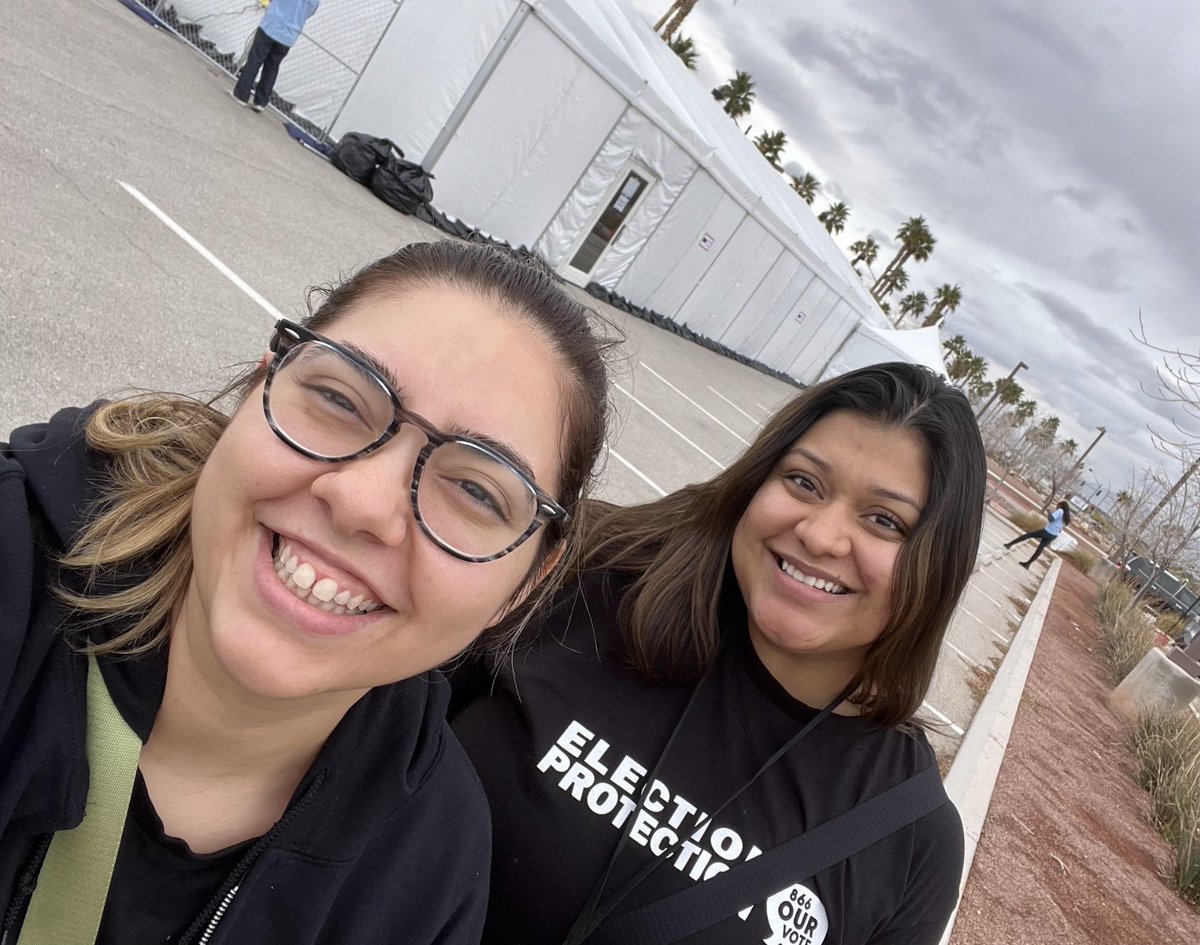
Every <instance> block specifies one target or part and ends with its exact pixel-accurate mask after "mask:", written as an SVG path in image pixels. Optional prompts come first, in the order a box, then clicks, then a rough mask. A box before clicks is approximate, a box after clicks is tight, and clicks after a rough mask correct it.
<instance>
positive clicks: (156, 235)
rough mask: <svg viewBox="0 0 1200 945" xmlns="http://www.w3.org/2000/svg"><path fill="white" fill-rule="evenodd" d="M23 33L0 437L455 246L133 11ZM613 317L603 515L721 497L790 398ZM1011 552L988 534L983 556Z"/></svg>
mask: <svg viewBox="0 0 1200 945" xmlns="http://www.w3.org/2000/svg"><path fill="white" fill-rule="evenodd" d="M6 20H7V21H8V23H7V27H6V29H5V31H4V32H2V33H0V121H2V122H3V126H4V129H3V131H4V133H3V134H2V135H0V169H2V173H0V260H3V262H2V267H0V326H2V330H3V342H4V343H3V344H2V345H0V372H2V373H3V376H4V377H5V378H6V380H7V383H5V384H4V385H2V386H0V431H3V432H2V433H0V436H3V435H6V434H7V431H9V430H11V429H12V428H13V427H14V426H16V425H18V424H20V423H23V422H29V421H35V420H41V419H44V418H45V417H47V416H48V415H49V414H50V413H51V412H52V411H53V410H55V409H56V408H58V407H61V406H64V405H69V404H80V403H87V402H90V401H92V400H94V399H95V398H97V397H100V396H104V395H111V394H113V393H115V392H119V391H121V390H125V389H129V388H148V389H165V390H177V391H183V392H203V391H207V390H213V389H216V388H218V387H219V386H221V383H222V381H223V380H224V379H225V378H226V377H227V376H228V375H229V374H230V373H231V368H232V367H233V366H235V365H238V364H240V363H243V362H246V361H249V360H252V359H255V358H256V357H258V356H259V354H260V353H261V352H262V351H263V350H264V347H265V344H266V342H267V337H268V334H269V331H270V328H271V324H272V321H273V317H274V316H273V315H272V314H271V313H272V312H273V311H278V312H282V313H284V314H288V315H296V314H299V313H302V312H303V311H304V299H305V288H306V287H307V286H309V285H313V284H320V283H324V282H328V281H329V280H332V279H334V278H336V277H337V275H338V274H339V273H341V272H346V271H349V270H352V269H354V268H356V267H358V266H360V265H362V264H364V263H366V262H368V261H370V260H372V259H374V258H376V257H378V256H380V255H383V254H385V253H387V252H389V251H391V250H392V249H394V248H395V247H396V246H398V245H400V244H403V243H406V242H410V241H413V240H419V239H426V238H442V234H440V233H439V232H438V231H436V230H433V229H432V228H428V227H426V226H424V225H423V224H421V223H420V222H418V221H415V220H413V219H411V218H409V217H405V216H402V215H400V214H398V213H396V212H395V211H393V210H391V209H389V208H388V207H387V206H385V205H384V204H383V203H381V202H379V201H378V200H376V199H375V197H374V196H373V195H372V194H371V193H370V191H369V190H367V189H366V188H364V187H362V186H360V185H358V184H356V183H354V182H353V181H351V180H350V179H349V178H347V177H344V176H343V175H341V174H340V173H338V172H337V171H336V170H335V169H334V168H333V167H332V166H330V165H329V164H328V163H326V162H325V161H324V160H323V159H320V158H319V157H317V156H315V155H313V154H312V153H311V152H308V151H307V150H305V149H304V148H303V147H301V146H300V145H298V144H297V143H296V142H295V141H293V140H292V139H291V138H289V137H288V136H287V135H286V134H285V133H284V131H283V130H282V127H281V124H280V121H279V120H278V118H276V117H272V115H271V114H270V113H265V114H262V115H259V114H255V113H253V112H251V111H249V110H247V109H242V108H239V107H236V106H235V105H234V103H233V102H232V101H231V100H230V98H229V97H228V95H227V94H226V90H227V88H228V87H229V80H228V79H227V77H226V76H225V75H224V74H223V73H221V72H220V71H219V70H218V69H216V68H215V67H214V66H212V65H210V64H209V63H207V62H206V61H205V60H203V59H202V58H201V57H199V56H198V55H196V54H195V53H194V52H192V51H191V50H190V49H188V48H187V47H185V46H184V45H183V44H181V43H179V42H178V41H177V40H175V39H174V38H173V37H171V36H170V35H168V34H166V33H163V32H159V31H156V30H154V29H151V28H150V27H148V26H147V25H146V24H145V23H143V22H142V21H141V20H139V19H137V18H136V17H134V16H133V15H132V14H131V13H130V12H129V11H128V10H126V9H125V8H124V7H123V6H121V5H120V4H118V3H117V2H116V0H40V2H33V0H12V2H11V3H10V4H9V5H8V16H7V17H6ZM284 68H286V63H285V66H284ZM436 186H437V184H436V181H435V182H434V187H435V201H436ZM589 301H590V300H589ZM603 313H604V315H605V317H606V318H607V319H609V320H610V322H611V325H612V327H613V328H614V329H615V330H618V331H620V332H622V333H623V334H624V336H625V340H624V342H623V343H622V344H621V346H620V349H619V352H618V356H617V360H616V362H615V364H614V368H615V371H614V380H613V390H612V399H613V404H614V406H615V408H616V413H617V415H618V422H617V424H616V425H615V427H614V430H613V433H612V435H611V437H610V440H609V450H608V455H607V457H606V463H605V468H604V471H603V476H602V480H601V487H600V494H601V495H602V496H604V497H605V498H608V499H611V500H614V501H618V502H634V501H643V500H647V499H651V498H654V497H655V496H657V495H660V494H663V493H664V492H667V491H670V490H673V489H676V488H678V487H680V486H682V485H685V484H686V483H688V482H692V481H696V480H699V479H703V478H707V477H709V476H711V475H712V474H714V473H715V472H717V471H718V470H719V469H720V468H722V467H723V466H724V465H726V464H728V463H729V462H730V461H731V460H732V459H733V458H734V457H735V456H736V455H737V454H738V452H739V451H740V450H741V449H742V448H743V447H744V446H745V444H746V442H747V441H749V440H750V439H751V438H752V437H753V435H754V433H755V431H756V430H757V428H758V426H759V424H760V423H761V422H762V421H763V420H764V419H765V418H766V417H767V416H768V415H769V414H770V413H771V411H772V410H773V409H774V408H776V407H777V406H778V405H779V404H781V403H782V402H783V401H784V400H786V399H787V398H788V397H790V396H792V394H794V393H795V391H794V388H791V387H790V386H788V385H787V384H784V383H782V382H780V381H777V380H774V379H772V378H769V377H767V376H765V375H762V374H759V373H757V372H755V371H753V370H751V369H749V368H747V367H744V366H742V365H739V364H737V363H735V362H732V361H729V360H727V359H724V358H721V357H719V356H718V355H716V354H714V353H712V352H710V351H708V350H706V349H703V348H700V347H697V346H695V345H693V344H690V343H689V342H686V341H684V340H683V339H681V338H679V337H677V336H675V335H672V334H670V333H667V332H664V331H661V330H659V329H656V328H654V327H652V326H650V325H648V324H646V323H644V322H640V321H638V320H636V319H632V318H630V317H628V316H625V315H623V314H622V313H619V312H616V311H614V310H612V309H608V308H603ZM1013 534H1015V531H1014V530H1013V528H1012V527H1011V526H1009V525H1008V524H1007V523H1006V522H1004V521H1003V520H1001V519H999V518H997V517H995V516H993V515H991V514H989V518H988V522H987V527H986V533H985V540H984V548H983V549H981V553H982V554H985V555H988V554H990V553H991V552H994V551H995V550H996V547H997V546H998V545H999V544H1000V543H1002V542H1003V541H1005V540H1007V539H1008V538H1009V537H1011V536H1012V535H1013ZM1014 554H1015V553H1014ZM985 560H986V559H985ZM1017 560H1018V559H1017V558H1016V557H1015V556H1008V557H1006V558H1002V559H1001V560H999V561H994V562H991V561H990V562H989V563H986V564H983V565H982V566H981V568H980V570H979V571H978V573H977V574H976V577H975V579H974V580H973V581H972V586H971V588H970V590H969V591H968V593H967V595H966V597H965V599H964V601H963V605H962V607H961V608H960V611H959V613H958V615H957V616H956V618H955V622H954V625H953V628H952V631H951V633H950V636H949V639H948V641H947V643H946V646H945V649H944V652H943V655H942V661H941V663H940V665H939V669H938V675H937V679H936V681H935V684H934V688H933V690H932V692H931V694H930V699H929V704H928V706H927V710H928V712H929V714H930V716H931V717H932V718H935V719H937V720H939V722H940V724H941V731H942V734H940V735H936V736H935V739H936V742H937V745H938V748H939V751H940V752H941V753H943V754H946V755H948V754H952V753H953V750H954V747H955V745H956V744H957V740H958V738H960V737H961V734H962V731H963V729H965V728H966V727H967V726H968V725H969V723H970V719H971V716H972V714H973V712H974V705H975V696H974V695H973V693H972V688H971V684H970V681H971V678H972V674H973V673H974V672H975V671H976V668H981V669H983V670H985V671H986V669H987V668H988V667H989V666H990V661H991V660H992V659H993V657H995V656H996V655H997V654H999V653H1002V651H1003V648H1004V647H1006V646H1007V641H1008V640H1009V639H1010V638H1011V636H1012V633H1013V630H1014V628H1015V624H1014V625H1010V623H1011V618H1013V617H1015V616H1016V615H1017V610H1016V606H1017V605H1016V604H1015V603H1014V600H1010V598H1014V599H1015V600H1018V601H1019V600H1028V598H1030V597H1032V593H1033V591H1034V590H1035V588H1036V584H1037V580H1038V578H1039V577H1040V576H1041V574H1042V573H1044V567H1045V565H1044V564H1043V563H1041V562H1039V564H1038V565H1037V566H1036V568H1035V571H1034V573H1033V574H1032V575H1030V574H1027V573H1026V572H1024V571H1022V570H1021V569H1020V568H1018V567H1017V565H1016V561H1017ZM1039 569H1042V570H1039Z"/></svg>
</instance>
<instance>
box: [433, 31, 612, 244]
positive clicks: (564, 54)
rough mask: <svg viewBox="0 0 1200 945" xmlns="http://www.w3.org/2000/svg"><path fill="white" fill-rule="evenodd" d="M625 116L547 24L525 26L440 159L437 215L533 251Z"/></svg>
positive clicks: (606, 88)
mask: <svg viewBox="0 0 1200 945" xmlns="http://www.w3.org/2000/svg"><path fill="white" fill-rule="evenodd" d="M530 62H536V63H537V64H538V70H537V73H536V75H535V74H534V73H531V72H530V70H529V63H530ZM624 109H625V100H624V99H623V98H622V97H621V96H620V95H618V94H617V93H616V92H615V91H614V90H613V89H612V87H611V86H610V85H609V84H608V83H607V82H605V81H604V80H603V79H601V78H600V77H599V76H598V75H596V73H595V72H593V71H592V70H591V69H589V68H588V67H587V66H586V65H584V64H583V62H582V61H581V60H580V59H579V57H578V56H576V55H575V53H574V52H573V51H572V50H570V49H569V48H568V47H567V46H565V45H563V43H562V41H561V40H560V39H559V38H558V37H557V36H555V35H554V34H553V33H551V32H550V30H549V29H548V28H547V27H546V26H545V25H544V24H543V23H541V22H540V21H538V20H535V19H530V20H526V21H525V23H524V25H523V26H522V28H521V30H520V32H519V33H518V34H517V36H516V38H515V39H514V40H513V42H512V43H511V45H510V46H509V48H508V51H507V52H506V53H505V55H504V57H503V58H502V59H501V60H500V62H499V63H498V64H497V66H496V69H495V71H494V72H493V73H492V76H491V78H490V80H489V81H488V83H487V85H485V86H484V87H483V89H482V90H481V91H480V93H479V96H478V98H476V100H475V102H474V104H473V105H472V107H471V109H470V111H468V112H467V114H466V116H465V117H464V118H463V121H462V123H461V124H460V125H459V127H458V130H457V132H456V133H455V135H454V137H453V138H452V139H451V140H450V143H449V145H448V146H447V148H446V150H445V152H444V153H443V154H442V156H441V158H440V159H439V160H438V164H437V168H436V178H435V180H434V199H435V201H436V203H437V205H438V208H439V209H441V210H444V211H445V212H446V213H449V214H451V215H453V216H456V217H458V218H459V219H460V220H466V221H467V222H469V223H471V224H472V225H474V226H477V227H479V228H480V229H482V230H483V231H485V232H487V233H491V234H494V235H497V236H501V237H503V238H504V239H506V240H508V241H509V242H511V243H515V244H524V245H527V246H532V245H533V244H534V243H535V242H536V241H537V239H538V237H539V236H541V234H542V231H543V230H544V229H545V228H546V225H547V224H548V223H549V222H550V220H551V218H552V217H553V216H554V214H555V212H556V211H557V210H558V209H559V207H560V206H561V205H562V202H563V198H564V197H566V196H567V194H569V193H570V192H571V189H572V188H573V187H574V186H575V184H576V182H577V181H578V180H579V176H580V174H581V173H582V172H583V170H584V168H586V167H587V166H588V163H589V162H590V161H591V160H592V158H593V157H594V156H595V154H596V151H597V149H598V148H599V147H600V146H601V145H602V144H603V142H604V140H605V136H606V135H607V134H608V131H609V129H610V128H612V127H613V124H614V123H615V122H616V121H617V119H618V118H619V117H620V116H621V113H622V112H623V111H624ZM480 155H486V156H487V163H486V165H484V166H481V165H480Z"/></svg>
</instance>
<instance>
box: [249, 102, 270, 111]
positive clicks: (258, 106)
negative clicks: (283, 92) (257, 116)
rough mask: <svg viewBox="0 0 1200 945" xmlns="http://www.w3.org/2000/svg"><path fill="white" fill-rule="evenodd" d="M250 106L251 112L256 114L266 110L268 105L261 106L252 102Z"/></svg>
mask: <svg viewBox="0 0 1200 945" xmlns="http://www.w3.org/2000/svg"><path fill="white" fill-rule="evenodd" d="M249 105H250V110H251V111H254V112H261V111H262V110H263V109H264V108H266V107H267V106H266V105H259V104H258V102H250V103H249Z"/></svg>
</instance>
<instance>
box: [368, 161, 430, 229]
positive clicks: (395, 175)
mask: <svg viewBox="0 0 1200 945" xmlns="http://www.w3.org/2000/svg"><path fill="white" fill-rule="evenodd" d="M432 180H433V175H432V174H430V173H428V172H427V171H426V170H425V168H423V167H421V165H420V164H414V163H413V162H412V161H406V160H404V159H403V158H398V157H395V156H392V157H389V158H388V159H387V160H386V161H384V162H383V163H382V164H380V165H379V166H378V167H377V168H375V173H374V174H372V175H371V192H372V193H373V194H375V196H376V197H378V198H379V199H380V200H382V201H383V202H384V203H386V204H387V205H388V206H389V207H395V208H396V209H397V210H399V211H400V212H401V213H407V214H410V215H411V214H414V213H416V212H417V207H420V206H422V205H424V204H429V203H432V202H433V184H431V183H430V181H432Z"/></svg>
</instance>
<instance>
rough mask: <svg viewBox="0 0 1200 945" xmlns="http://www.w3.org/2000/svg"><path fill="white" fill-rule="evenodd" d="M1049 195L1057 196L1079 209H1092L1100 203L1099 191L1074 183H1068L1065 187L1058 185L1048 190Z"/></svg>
mask: <svg viewBox="0 0 1200 945" xmlns="http://www.w3.org/2000/svg"><path fill="white" fill-rule="evenodd" d="M1050 196H1051V197H1058V198H1061V199H1062V200H1065V201H1067V202H1069V203H1073V204H1075V206H1077V207H1079V208H1080V209H1081V210H1087V211H1089V212H1090V211H1092V210H1095V209H1096V207H1097V206H1099V204H1100V192H1099V191H1097V190H1089V189H1087V188H1086V187H1079V186H1077V185H1075V184H1068V185H1067V186H1066V187H1060V188H1058V190H1052V191H1051V192H1050Z"/></svg>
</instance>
